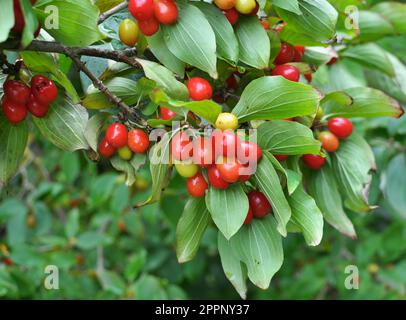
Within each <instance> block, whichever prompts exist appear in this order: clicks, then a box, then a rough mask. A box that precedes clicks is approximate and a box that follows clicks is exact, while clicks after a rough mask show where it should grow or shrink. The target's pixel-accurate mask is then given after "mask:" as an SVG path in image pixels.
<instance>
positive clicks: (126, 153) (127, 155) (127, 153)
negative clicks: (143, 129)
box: [117, 146, 133, 161]
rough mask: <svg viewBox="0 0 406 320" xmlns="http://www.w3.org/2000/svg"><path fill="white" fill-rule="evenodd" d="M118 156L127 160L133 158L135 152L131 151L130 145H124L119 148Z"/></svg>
mask: <svg viewBox="0 0 406 320" xmlns="http://www.w3.org/2000/svg"><path fill="white" fill-rule="evenodd" d="M117 153H118V156H119V157H120V158H121V159H123V160H125V161H128V160H131V158H132V157H133V153H132V152H131V150H130V148H129V147H128V146H124V147H122V148H120V149H118V150H117Z"/></svg>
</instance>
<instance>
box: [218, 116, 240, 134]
mask: <svg viewBox="0 0 406 320" xmlns="http://www.w3.org/2000/svg"><path fill="white" fill-rule="evenodd" d="M215 125H216V128H217V129H221V130H227V129H231V130H235V129H237V128H238V119H237V117H236V116H235V115H234V114H232V113H229V112H223V113H220V114H219V116H218V117H217V120H216V124H215Z"/></svg>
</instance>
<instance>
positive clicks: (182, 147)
mask: <svg viewBox="0 0 406 320" xmlns="http://www.w3.org/2000/svg"><path fill="white" fill-rule="evenodd" d="M171 154H172V159H174V160H178V161H185V160H189V159H190V158H192V156H193V144H192V142H191V141H190V139H189V136H188V135H187V134H186V133H185V132H178V133H177V134H176V135H175V136H174V137H173V138H172V141H171Z"/></svg>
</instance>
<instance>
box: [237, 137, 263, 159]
mask: <svg viewBox="0 0 406 320" xmlns="http://www.w3.org/2000/svg"><path fill="white" fill-rule="evenodd" d="M239 151H240V152H239V154H238V160H239V161H240V163H242V164H252V163H257V162H258V161H259V159H261V157H262V150H261V148H260V147H259V145H257V144H256V143H255V142H252V141H242V142H241V143H240V150H239Z"/></svg>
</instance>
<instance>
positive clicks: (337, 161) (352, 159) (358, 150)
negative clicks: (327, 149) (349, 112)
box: [332, 133, 375, 212]
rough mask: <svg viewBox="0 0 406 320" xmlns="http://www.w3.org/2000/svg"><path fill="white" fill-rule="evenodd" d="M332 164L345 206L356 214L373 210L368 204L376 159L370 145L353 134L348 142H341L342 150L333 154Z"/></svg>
mask: <svg viewBox="0 0 406 320" xmlns="http://www.w3.org/2000/svg"><path fill="white" fill-rule="evenodd" d="M332 164H333V170H334V174H335V176H336V179H337V182H338V186H339V190H340V192H341V194H342V195H343V197H344V205H345V206H346V207H347V208H348V209H351V210H353V211H356V212H366V211H370V210H371V209H373V207H370V206H369V205H368V203H367V199H368V197H367V191H368V186H369V183H370V182H371V175H370V170H371V169H375V159H374V155H373V153H372V150H371V148H370V146H369V145H368V143H367V142H366V141H365V140H364V139H363V138H362V137H361V136H359V135H358V134H356V133H353V134H352V135H351V136H350V137H349V138H347V139H346V140H341V142H340V148H339V149H338V150H337V151H336V152H334V153H332Z"/></svg>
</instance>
